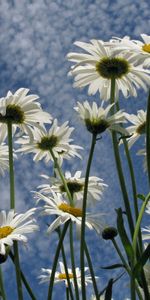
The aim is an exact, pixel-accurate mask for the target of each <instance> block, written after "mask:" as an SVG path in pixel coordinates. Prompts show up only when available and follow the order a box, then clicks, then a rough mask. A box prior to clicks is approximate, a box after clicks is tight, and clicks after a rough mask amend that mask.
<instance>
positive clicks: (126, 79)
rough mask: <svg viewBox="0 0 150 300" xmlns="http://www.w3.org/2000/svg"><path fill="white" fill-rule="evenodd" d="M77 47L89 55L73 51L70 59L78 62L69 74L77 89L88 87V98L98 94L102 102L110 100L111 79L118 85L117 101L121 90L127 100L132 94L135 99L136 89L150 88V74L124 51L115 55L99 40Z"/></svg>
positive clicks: (80, 43)
mask: <svg viewBox="0 0 150 300" xmlns="http://www.w3.org/2000/svg"><path fill="white" fill-rule="evenodd" d="M75 45H76V46H78V47H80V48H81V49H83V50H84V51H86V53H76V52H72V53H69V54H68V55H67V58H68V60H69V61H72V62H74V63H75V65H74V66H73V67H72V68H71V71H70V72H69V75H72V76H74V79H75V82H74V87H78V88H82V87H84V86H87V85H89V88H88V94H89V95H95V94H96V92H97V91H99V92H100V96H101V99H103V100H108V99H110V89H111V79H112V78H114V79H115V82H116V88H115V94H116V95H115V97H116V98H118V95H119V91H122V93H123V95H124V97H125V98H127V97H128V96H129V95H131V96H134V97H136V96H137V92H136V88H137V89H138V88H144V90H146V91H147V86H148V87H149V86H150V76H149V73H150V71H148V70H145V69H143V66H142V65H140V66H135V64H134V58H133V57H132V56H129V54H128V53H124V52H123V51H122V49H121V48H120V51H119V53H117V54H116V53H115V52H114V50H113V47H112V45H111V46H108V45H106V44H105V43H104V42H102V41H100V40H91V41H90V43H84V42H75Z"/></svg>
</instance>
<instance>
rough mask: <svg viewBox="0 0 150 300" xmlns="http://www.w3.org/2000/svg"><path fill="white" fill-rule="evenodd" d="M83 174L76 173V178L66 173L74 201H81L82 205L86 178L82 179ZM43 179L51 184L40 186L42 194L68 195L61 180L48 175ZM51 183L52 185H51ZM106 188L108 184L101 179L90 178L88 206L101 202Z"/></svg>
mask: <svg viewBox="0 0 150 300" xmlns="http://www.w3.org/2000/svg"><path fill="white" fill-rule="evenodd" d="M81 174H82V172H81V171H76V172H75V174H74V176H72V175H71V173H70V172H69V171H66V172H65V180H66V184H67V186H68V189H69V192H70V194H71V195H72V196H73V199H74V200H75V201H81V205H82V199H83V193H84V183H85V178H84V177H81ZM42 177H44V178H45V179H46V180H48V181H49V184H43V185H40V186H39V187H38V188H40V193H45V194H49V193H51V190H53V191H54V192H56V193H62V194H63V195H65V194H66V191H65V187H64V185H63V184H62V181H61V180H60V179H59V178H54V177H49V176H46V175H42ZM50 182H51V183H52V185H50ZM106 187H107V184H105V183H104V182H103V180H102V179H101V178H99V177H96V176H89V182H88V192H87V204H91V203H93V204H95V202H96V201H98V200H101V197H102V194H103V191H104V189H105V188H106Z"/></svg>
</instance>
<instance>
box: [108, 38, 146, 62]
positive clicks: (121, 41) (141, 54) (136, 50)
mask: <svg viewBox="0 0 150 300" xmlns="http://www.w3.org/2000/svg"><path fill="white" fill-rule="evenodd" d="M141 38H142V40H143V41H139V40H131V39H130V37H128V36H125V37H123V38H117V37H114V38H113V39H111V40H110V42H111V43H113V46H114V50H117V49H118V50H119V51H120V49H122V50H125V51H127V52H128V53H129V52H130V53H131V54H132V57H133V58H134V59H135V60H136V63H144V66H146V67H149V66H150V35H147V34H141Z"/></svg>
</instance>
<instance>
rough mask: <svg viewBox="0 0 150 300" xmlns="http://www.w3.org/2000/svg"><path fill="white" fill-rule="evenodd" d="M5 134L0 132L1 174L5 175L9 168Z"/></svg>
mask: <svg viewBox="0 0 150 300" xmlns="http://www.w3.org/2000/svg"><path fill="white" fill-rule="evenodd" d="M4 141H5V136H3V135H2V134H0V175H2V176H4V174H5V171H6V170H8V168H9V154H8V146H7V145H6V144H5V142H4Z"/></svg>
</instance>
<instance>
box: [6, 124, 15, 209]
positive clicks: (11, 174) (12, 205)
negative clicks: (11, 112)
mask: <svg viewBox="0 0 150 300" xmlns="http://www.w3.org/2000/svg"><path fill="white" fill-rule="evenodd" d="M7 129H8V147H9V179H10V208H11V209H14V208H15V184H14V163H13V141H12V123H11V122H8V123H7Z"/></svg>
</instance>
